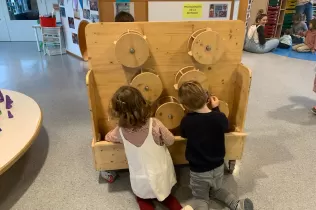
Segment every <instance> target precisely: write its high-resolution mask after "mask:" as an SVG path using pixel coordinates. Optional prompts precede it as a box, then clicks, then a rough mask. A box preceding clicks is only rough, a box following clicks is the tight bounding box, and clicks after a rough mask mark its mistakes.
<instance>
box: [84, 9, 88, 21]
mask: <svg viewBox="0 0 316 210" xmlns="http://www.w3.org/2000/svg"><path fill="white" fill-rule="evenodd" d="M83 18H84V19H90V10H88V9H83Z"/></svg>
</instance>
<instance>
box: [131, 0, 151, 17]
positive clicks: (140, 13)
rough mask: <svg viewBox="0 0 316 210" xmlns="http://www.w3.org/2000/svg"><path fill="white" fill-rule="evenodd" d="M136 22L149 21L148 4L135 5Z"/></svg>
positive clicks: (136, 3)
mask: <svg viewBox="0 0 316 210" xmlns="http://www.w3.org/2000/svg"><path fill="white" fill-rule="evenodd" d="M134 10H135V11H134V13H135V17H134V18H135V21H137V22H138V21H148V2H135V3H134Z"/></svg>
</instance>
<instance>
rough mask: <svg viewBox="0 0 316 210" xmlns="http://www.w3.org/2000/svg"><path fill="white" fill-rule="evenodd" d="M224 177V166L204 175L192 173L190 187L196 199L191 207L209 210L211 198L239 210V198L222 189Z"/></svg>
mask: <svg viewBox="0 0 316 210" xmlns="http://www.w3.org/2000/svg"><path fill="white" fill-rule="evenodd" d="M223 176H224V165H222V166H220V167H218V168H215V169H214V170H212V171H207V172H203V173H196V172H193V171H190V185H191V189H192V194H193V197H194V200H193V202H192V204H190V205H191V206H192V207H193V209H194V210H208V209H209V202H210V198H211V199H217V200H219V201H221V202H223V203H224V204H226V205H227V206H228V207H229V208H230V209H232V210H235V209H236V208H237V204H238V199H237V197H236V196H234V195H233V194H231V193H230V192H228V191H227V190H225V189H222V188H221V186H222V181H223Z"/></svg>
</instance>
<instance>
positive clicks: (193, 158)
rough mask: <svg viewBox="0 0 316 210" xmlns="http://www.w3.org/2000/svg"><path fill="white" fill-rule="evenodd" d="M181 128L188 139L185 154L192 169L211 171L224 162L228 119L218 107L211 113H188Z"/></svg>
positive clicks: (195, 170)
mask: <svg viewBox="0 0 316 210" xmlns="http://www.w3.org/2000/svg"><path fill="white" fill-rule="evenodd" d="M180 129H181V136H182V137H184V138H186V139H187V147H186V151H185V156H186V159H187V160H188V161H189V164H190V170H191V171H194V172H206V171H211V170H213V169H215V168H217V167H219V166H221V165H222V164H223V163H224V156H225V132H228V119H227V117H226V116H225V114H224V113H222V112H220V110H219V108H218V107H217V108H214V109H213V110H212V112H209V113H196V112H193V113H189V114H187V115H186V116H185V117H184V118H183V119H182V121H181V125H180Z"/></svg>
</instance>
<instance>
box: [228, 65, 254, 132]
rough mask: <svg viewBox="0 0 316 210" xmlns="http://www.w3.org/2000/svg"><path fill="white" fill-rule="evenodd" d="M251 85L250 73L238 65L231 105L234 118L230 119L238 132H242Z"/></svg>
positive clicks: (244, 67)
mask: <svg viewBox="0 0 316 210" xmlns="http://www.w3.org/2000/svg"><path fill="white" fill-rule="evenodd" d="M250 85H251V71H250V69H248V68H247V67H246V66H244V65H242V64H240V65H239V67H238V70H237V72H236V83H235V94H234V95H235V97H234V105H233V113H232V116H234V117H233V118H230V119H231V122H232V124H233V125H235V126H236V128H237V130H236V131H239V132H242V131H243V130H244V126H245V120H246V113H247V107H248V98H249V91H250Z"/></svg>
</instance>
